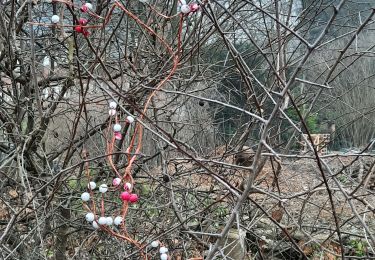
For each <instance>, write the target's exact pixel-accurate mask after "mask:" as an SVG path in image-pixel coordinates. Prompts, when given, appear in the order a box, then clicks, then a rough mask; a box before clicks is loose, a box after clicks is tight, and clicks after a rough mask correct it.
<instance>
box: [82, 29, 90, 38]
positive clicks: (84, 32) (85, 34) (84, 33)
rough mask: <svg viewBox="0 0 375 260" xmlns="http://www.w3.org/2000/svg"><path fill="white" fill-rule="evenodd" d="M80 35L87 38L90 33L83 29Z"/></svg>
mask: <svg viewBox="0 0 375 260" xmlns="http://www.w3.org/2000/svg"><path fill="white" fill-rule="evenodd" d="M82 34H83V36H85V37H88V36H89V35H90V32H89V31H87V30H85V29H83V30H82Z"/></svg>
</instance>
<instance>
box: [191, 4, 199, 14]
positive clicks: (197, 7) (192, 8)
mask: <svg viewBox="0 0 375 260" xmlns="http://www.w3.org/2000/svg"><path fill="white" fill-rule="evenodd" d="M189 7H190V11H191V12H193V13H194V12H196V11H198V9H199V5H198V4H197V3H191V4H189Z"/></svg>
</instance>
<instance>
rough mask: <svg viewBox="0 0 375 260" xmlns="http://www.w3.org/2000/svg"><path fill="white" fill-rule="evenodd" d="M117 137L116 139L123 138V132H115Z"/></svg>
mask: <svg viewBox="0 0 375 260" xmlns="http://www.w3.org/2000/svg"><path fill="white" fill-rule="evenodd" d="M115 139H116V140H121V139H122V134H121V133H120V132H115Z"/></svg>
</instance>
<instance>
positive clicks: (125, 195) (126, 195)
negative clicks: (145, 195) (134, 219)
mask: <svg viewBox="0 0 375 260" xmlns="http://www.w3.org/2000/svg"><path fill="white" fill-rule="evenodd" d="M120 197H121V199H122V200H123V201H129V200H130V197H131V195H130V193H129V192H127V191H124V192H122V193H121V196H120Z"/></svg>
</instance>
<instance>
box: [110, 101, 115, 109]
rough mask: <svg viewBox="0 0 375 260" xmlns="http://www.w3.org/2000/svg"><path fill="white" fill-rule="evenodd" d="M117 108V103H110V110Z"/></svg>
mask: <svg viewBox="0 0 375 260" xmlns="http://www.w3.org/2000/svg"><path fill="white" fill-rule="evenodd" d="M116 107H117V103H116V102H115V101H111V102H109V108H110V109H116Z"/></svg>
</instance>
